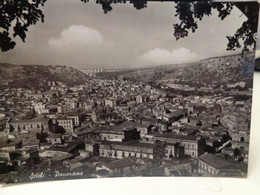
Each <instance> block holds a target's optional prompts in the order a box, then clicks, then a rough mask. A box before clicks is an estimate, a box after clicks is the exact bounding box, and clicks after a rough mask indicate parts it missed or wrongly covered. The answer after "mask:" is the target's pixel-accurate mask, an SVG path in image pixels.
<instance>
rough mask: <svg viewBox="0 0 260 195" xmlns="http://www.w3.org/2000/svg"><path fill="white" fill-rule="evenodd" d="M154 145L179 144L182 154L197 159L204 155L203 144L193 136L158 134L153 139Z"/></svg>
mask: <svg viewBox="0 0 260 195" xmlns="http://www.w3.org/2000/svg"><path fill="white" fill-rule="evenodd" d="M153 140H154V142H155V143H157V142H159V141H161V142H165V143H167V144H177V143H178V144H179V145H180V146H183V147H184V153H185V154H186V155H190V156H191V157H192V158H197V157H199V156H200V155H201V154H203V153H204V142H203V140H198V139H196V138H195V137H193V136H185V135H176V134H173V133H164V134H158V135H156V136H154V137H153Z"/></svg>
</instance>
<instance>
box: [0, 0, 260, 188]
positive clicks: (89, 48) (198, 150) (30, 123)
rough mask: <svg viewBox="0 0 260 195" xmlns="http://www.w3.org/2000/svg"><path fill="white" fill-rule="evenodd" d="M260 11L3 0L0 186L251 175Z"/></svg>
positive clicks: (151, 0)
mask: <svg viewBox="0 0 260 195" xmlns="http://www.w3.org/2000/svg"><path fill="white" fill-rule="evenodd" d="M258 13H259V6H258V3H257V2H248V1H247V2H235V1H232V2H212V1H157V0H129V1H128V0H97V1H92V0H90V1H88V0H73V1H71V0H63V1H59V0H16V1H14V0H6V1H0V49H1V52H0V183H3V184H9V183H24V182H39V181H53V180H71V179H87V178H89V179H90V178H111V177H158V176H160V177H230V178H246V177H247V175H248V162H249V142H250V128H251V108H252V92H253V74H254V70H255V48H256V40H257V29H258V25H257V24H258ZM250 158H251V156H250Z"/></svg>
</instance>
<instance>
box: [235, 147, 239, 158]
mask: <svg viewBox="0 0 260 195" xmlns="http://www.w3.org/2000/svg"><path fill="white" fill-rule="evenodd" d="M238 156H240V150H239V149H238V148H236V149H235V150H234V157H235V158H237V157H238Z"/></svg>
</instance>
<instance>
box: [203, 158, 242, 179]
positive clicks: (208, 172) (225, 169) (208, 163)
mask: <svg viewBox="0 0 260 195" xmlns="http://www.w3.org/2000/svg"><path fill="white" fill-rule="evenodd" d="M198 173H199V174H201V175H203V176H229V177H230V176H242V175H241V174H242V173H241V170H240V169H239V168H238V167H237V166H236V165H235V164H234V163H232V162H230V161H227V160H225V159H224V158H223V157H222V156H218V155H214V154H203V155H202V156H200V157H199V159H198Z"/></svg>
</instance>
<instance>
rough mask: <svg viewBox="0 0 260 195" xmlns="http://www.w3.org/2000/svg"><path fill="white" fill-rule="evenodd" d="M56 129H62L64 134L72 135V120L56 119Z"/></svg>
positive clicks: (73, 124)
mask: <svg viewBox="0 0 260 195" xmlns="http://www.w3.org/2000/svg"><path fill="white" fill-rule="evenodd" d="M57 125H58V128H59V127H61V128H63V129H64V130H65V131H66V133H73V131H74V128H75V123H74V119H72V118H58V119H57Z"/></svg>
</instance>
